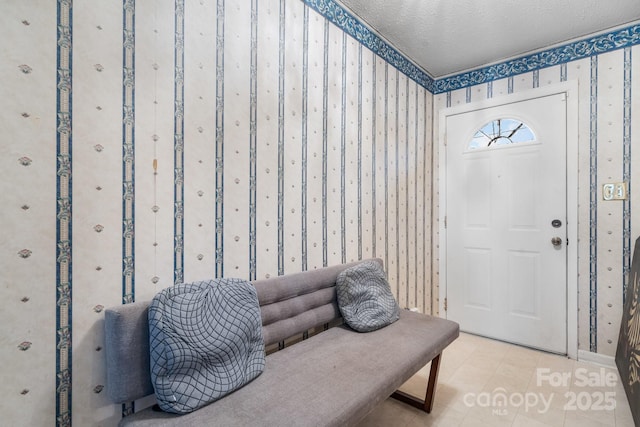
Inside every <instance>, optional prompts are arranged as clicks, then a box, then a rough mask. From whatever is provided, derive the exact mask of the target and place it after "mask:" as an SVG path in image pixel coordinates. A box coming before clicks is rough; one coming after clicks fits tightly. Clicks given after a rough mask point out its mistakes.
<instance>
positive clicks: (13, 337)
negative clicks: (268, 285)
mask: <svg viewBox="0 0 640 427" xmlns="http://www.w3.org/2000/svg"><path fill="white" fill-rule="evenodd" d="M56 3H57V4H56ZM0 28H2V30H1V31H2V35H3V37H2V38H1V39H2V40H3V41H2V53H3V60H2V61H1V63H0V76H1V78H2V81H3V82H4V83H3V85H1V86H0V99H2V102H3V105H4V110H3V114H2V116H1V118H0V120H2V123H1V128H2V129H3V134H2V144H1V145H0V150H1V151H0V153H1V156H0V162H1V163H0V170H1V171H2V172H1V173H2V177H3V179H2V180H0V186H1V187H0V190H1V191H0V194H1V196H0V197H1V199H0V200H1V203H2V206H3V207H2V211H1V218H2V225H3V238H2V245H1V246H0V248H1V249H0V250H1V251H2V252H1V255H0V267H1V270H2V272H3V273H2V278H1V282H2V284H1V286H0V289H1V290H0V292H1V295H0V298H1V299H2V301H3V310H2V311H1V313H0V323H1V324H2V333H1V335H0V337H1V341H0V360H2V361H3V364H2V365H3V366H2V368H1V369H2V372H3V385H2V391H3V402H4V404H3V408H4V409H3V411H2V412H3V414H2V416H3V422H6V423H7V425H14V426H19V425H29V426H34V425H50V424H51V423H53V422H57V423H58V424H59V425H70V424H71V422H73V423H74V424H76V425H115V424H116V422H117V420H118V419H119V418H120V417H121V413H122V411H125V412H126V411H129V410H131V407H130V406H129V405H125V407H124V408H121V407H120V406H117V405H111V404H110V403H109V402H108V400H107V397H106V390H105V387H106V384H105V375H104V349H103V331H102V327H103V315H104V309H105V308H106V307H109V306H112V305H116V304H121V303H126V302H130V301H133V300H145V299H149V298H151V297H152V295H154V294H155V293H156V292H158V291H159V290H161V289H163V288H165V287H167V286H171V285H173V284H174V283H177V282H182V281H193V280H198V279H204V278H211V277H219V276H226V277H240V278H245V279H256V278H263V277H268V276H270V275H271V276H273V275H278V274H285V273H291V272H297V271H300V270H306V269H314V268H318V267H322V266H323V265H332V264H337V263H341V262H346V261H352V260H357V259H360V258H367V257H372V256H378V257H381V258H383V260H384V261H385V265H386V266H387V269H388V274H389V279H390V282H391V284H392V287H393V290H394V292H395V295H396V297H397V298H398V300H399V302H400V305H401V306H406V307H418V308H419V309H420V310H421V311H424V312H430V311H431V300H432V298H431V295H432V289H431V283H432V281H431V280H430V277H431V250H430V248H431V244H432V242H431V213H430V212H431V174H430V166H429V165H430V164H431V162H432V160H431V148H430V145H431V144H430V138H431V126H432V117H431V114H432V111H433V106H432V100H433V96H432V95H431V93H429V92H428V91H427V90H426V89H424V88H423V87H422V86H420V85H418V84H417V83H416V82H415V81H414V80H412V79H410V78H408V77H407V76H406V74H404V73H402V72H400V71H399V70H398V68H396V67H395V66H393V65H391V64H390V63H389V62H387V61H385V60H383V59H382V58H381V57H380V56H378V55H375V54H374V53H372V51H371V50H369V49H367V48H364V47H363V46H362V45H361V44H360V43H358V42H356V41H355V40H354V39H353V38H352V37H351V36H349V35H347V34H346V33H345V32H343V31H342V30H341V29H340V28H338V27H336V26H335V25H334V24H330V23H329V21H328V20H327V19H325V18H324V17H323V16H322V15H321V14H319V13H318V12H317V11H316V10H315V9H312V8H310V7H309V6H307V5H306V4H305V3H303V2H301V1H299V0H280V1H276V0H271V1H268V0H261V1H259V2H258V1H257V0H253V1H244V2H228V1H227V2H225V1H222V0H220V1H217V2H216V1H213V0H207V1H205V0H200V1H195V0H194V1H186V2H184V1H183V0H158V1H138V2H134V1H133V0H124V1H123V2H113V1H107V0H95V1H93V0H92V1H90V2H89V1H77V2H74V3H73V4H72V3H71V1H70V0H59V1H58V2H51V1H44V0H41V1H30V2H4V3H3V4H2V6H1V7H0ZM139 406H141V405H139Z"/></svg>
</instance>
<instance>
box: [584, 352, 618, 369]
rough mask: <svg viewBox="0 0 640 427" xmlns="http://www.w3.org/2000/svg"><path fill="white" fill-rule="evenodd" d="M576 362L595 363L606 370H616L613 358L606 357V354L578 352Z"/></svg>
mask: <svg viewBox="0 0 640 427" xmlns="http://www.w3.org/2000/svg"><path fill="white" fill-rule="evenodd" d="M578 360H579V361H580V362H589V363H595V364H597V365H602V366H605V367H607V368H613V369H617V367H616V359H615V357H613V356H607V355H606V354H600V353H592V352H590V351H586V350H578Z"/></svg>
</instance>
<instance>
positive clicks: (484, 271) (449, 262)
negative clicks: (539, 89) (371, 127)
mask: <svg viewBox="0 0 640 427" xmlns="http://www.w3.org/2000/svg"><path fill="white" fill-rule="evenodd" d="M566 117H567V113H566V94H565V93H557V94H553V95H548V96H541V97H538V98H534V99H529V100H522V101H518V102H512V103H506V104H502V105H497V106H493V107H489V108H482V109H478V110H474V111H469V112H464V113H460V114H454V115H448V116H446V123H445V125H446V141H445V144H446V147H445V149H446V175H445V176H446V194H445V197H444V200H445V216H446V254H445V256H446V284H447V285H446V298H447V305H448V307H447V318H449V319H452V320H455V321H457V322H459V323H460V328H461V329H462V330H463V331H467V332H471V333H475V334H479V335H484V336H487V337H491V338H496V339H500V340H505V341H509V342H513V343H518V344H523V345H526V346H530V347H534V348H539V349H543V350H548V351H552V352H557V353H563V354H566V353H567V249H566V245H567V227H566V223H567V184H566V183H567V163H566V147H567V142H566V138H567V137H566V135H567V122H566ZM507 118H508V119H514V122H511V123H509V122H508V121H507V120H504V119H507ZM498 120H500V121H498ZM519 122H521V123H524V125H525V126H527V127H528V128H529V129H530V130H531V132H532V135H533V138H526V137H525V138H524V142H522V141H520V142H518V141H517V140H516V141H514V142H512V143H506V144H502V142H509V141H507V140H506V139H505V138H504V136H507V137H508V136H512V135H513V134H514V133H515V132H514V130H515V127H513V126H514V125H513V123H516V124H517V123H519ZM487 123H493V126H492V129H493V130H495V131H497V132H498V133H499V131H500V129H499V127H500V126H501V125H502V126H504V129H502V135H503V138H498V139H496V140H494V141H493V143H492V144H491V145H489V146H485V147H482V146H479V147H472V146H470V142H471V141H472V140H473V137H474V134H475V133H476V131H478V130H479V129H481V128H482V127H483V126H484V125H485V124H487ZM508 125H510V126H512V128H511V130H510V131H508V132H505V130H507V126H508ZM485 131H486V129H485ZM485 133H487V134H489V135H488V137H491V136H492V135H490V132H488V131H486V132H485ZM529 136H531V135H529ZM516 139H517V138H516ZM527 139H532V140H531V141H527Z"/></svg>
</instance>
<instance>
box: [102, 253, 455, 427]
mask: <svg viewBox="0 0 640 427" xmlns="http://www.w3.org/2000/svg"><path fill="white" fill-rule="evenodd" d="M376 261H377V262H379V263H380V264H382V261H381V260H376ZM356 264H358V263H357V262H356V263H350V264H344V265H337V266H332V267H326V268H321V269H316V270H310V271H306V272H302V273H295V274H289V275H284V276H279V277H274V278H269V279H264V280H257V281H255V282H253V285H254V286H255V288H256V290H257V295H258V300H259V304H260V312H261V317H262V328H263V329H262V333H263V337H264V342H265V346H266V349H267V353H268V355H267V357H266V365H265V367H264V371H263V372H262V373H261V374H260V375H259V376H258V377H257V378H255V379H254V380H253V381H251V382H249V383H248V384H247V385H245V386H244V387H242V388H240V389H238V390H236V391H234V392H232V393H230V394H228V395H226V396H225V397H223V398H221V399H220V400H217V401H215V402H213V403H211V404H209V405H207V406H204V407H202V408H200V409H197V410H195V411H194V412H191V413H188V414H184V415H176V414H171V413H167V412H162V411H158V410H154V409H153V408H152V407H149V408H146V409H142V410H140V411H138V412H135V413H134V414H131V415H128V416H126V417H124V418H123V419H122V421H121V423H120V425H123V426H125V425H126V426H154V427H155V426H202V425H216V426H225V427H226V426H279V425H286V426H305V427H307V426H347V425H352V424H355V423H357V422H358V421H359V420H360V419H362V418H363V417H364V416H365V415H367V413H369V412H370V411H371V410H372V409H373V408H374V407H375V406H376V405H378V404H379V403H380V402H382V401H383V400H385V399H386V398H388V397H389V396H392V395H393V396H394V397H396V398H398V399H400V400H402V401H405V402H406V403H410V404H412V405H414V406H416V407H419V408H421V409H422V410H425V411H427V412H430V411H431V408H432V405H433V398H434V393H435V386H436V382H437V376H438V367H439V362H440V357H441V354H442V351H443V350H444V349H445V348H446V347H447V345H449V344H450V343H451V342H452V341H454V340H455V339H456V338H457V337H458V334H459V327H458V324H457V323H455V322H452V321H449V320H445V319H441V318H437V317H432V316H428V315H424V314H420V313H415V312H411V311H408V310H400V318H399V319H398V320H397V321H395V322H394V323H391V324H390V325H388V326H386V327H383V328H381V329H378V330H375V331H372V332H366V333H361V332H356V331H354V330H352V329H351V328H349V327H348V326H347V325H344V324H341V314H340V310H339V308H338V304H337V301H336V290H335V289H336V279H337V277H338V275H339V274H340V273H341V272H342V271H343V270H345V269H347V268H349V267H352V266H354V265H356ZM148 309H149V302H136V303H132V304H126V305H122V306H118V307H115V308H110V309H108V310H106V317H105V332H106V357H107V392H108V395H109V397H110V399H111V400H112V401H113V402H114V403H126V402H131V401H134V400H136V399H140V398H142V397H145V396H148V395H150V394H153V393H154V389H153V386H152V382H151V378H150V373H149V372H150V362H149V324H148ZM430 361H431V372H430V376H429V380H428V384H427V392H426V398H425V399H424V400H422V399H417V398H415V397H413V396H408V395H406V394H404V393H401V392H396V390H397V389H398V388H399V387H400V386H401V385H402V384H403V383H404V382H406V381H407V380H408V379H409V378H410V377H411V376H413V375H414V374H415V373H416V372H417V371H418V370H420V369H421V368H423V367H424V366H425V365H427V364H428V363H429V362H430Z"/></svg>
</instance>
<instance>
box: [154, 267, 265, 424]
mask: <svg viewBox="0 0 640 427" xmlns="http://www.w3.org/2000/svg"><path fill="white" fill-rule="evenodd" d="M149 338H150V349H151V359H150V364H151V381H152V383H153V385H154V389H155V394H156V398H157V401H158V405H159V406H160V407H161V408H162V409H163V410H165V411H167V412H173V413H177V414H184V413H188V412H192V411H194V410H196V409H198V408H200V407H201V406H204V405H207V404H209V403H211V402H213V401H216V400H218V399H220V398H221V397H223V396H225V395H227V394H228V393H230V392H232V391H233V390H235V389H237V388H239V387H242V386H243V385H245V384H246V383H248V382H250V381H252V380H253V379H254V378H255V377H257V376H258V375H259V374H260V373H262V370H263V369H264V363H265V362H264V358H265V354H264V342H263V340H262V321H261V319H260V307H259V305H258V296H257V294H256V290H255V288H254V287H253V285H251V284H250V283H249V282H246V281H244V280H241V279H231V278H229V279H216V280H209V281H204V282H195V283H186V284H180V285H176V286H173V287H169V288H166V289H163V290H162V291H161V292H159V293H158V294H157V295H156V296H155V297H154V298H153V300H152V302H151V305H150V306H149Z"/></svg>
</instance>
